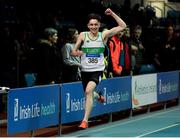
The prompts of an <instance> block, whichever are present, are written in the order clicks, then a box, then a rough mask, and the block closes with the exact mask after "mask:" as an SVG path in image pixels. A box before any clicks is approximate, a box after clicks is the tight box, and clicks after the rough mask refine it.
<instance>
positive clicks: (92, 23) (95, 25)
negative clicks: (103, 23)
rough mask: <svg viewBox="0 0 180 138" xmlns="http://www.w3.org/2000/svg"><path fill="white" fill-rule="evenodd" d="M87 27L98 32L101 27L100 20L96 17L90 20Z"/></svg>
mask: <svg viewBox="0 0 180 138" xmlns="http://www.w3.org/2000/svg"><path fill="white" fill-rule="evenodd" d="M87 27H88V28H89V30H90V32H91V33H93V34H96V33H97V32H98V31H99V28H100V22H99V21H98V20H96V19H91V20H89V22H88V24H87Z"/></svg>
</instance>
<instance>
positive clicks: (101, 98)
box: [97, 92, 105, 103]
mask: <svg viewBox="0 0 180 138" xmlns="http://www.w3.org/2000/svg"><path fill="white" fill-rule="evenodd" d="M98 94H99V98H98V99H97V100H98V101H99V102H100V103H104V102H105V98H104V96H102V94H101V92H99V93H98Z"/></svg>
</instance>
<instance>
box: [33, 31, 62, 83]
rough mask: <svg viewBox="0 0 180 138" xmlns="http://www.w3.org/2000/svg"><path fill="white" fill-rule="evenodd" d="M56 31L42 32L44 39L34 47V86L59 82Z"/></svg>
mask: <svg viewBox="0 0 180 138" xmlns="http://www.w3.org/2000/svg"><path fill="white" fill-rule="evenodd" d="M57 40H58V31H57V30H56V29H54V28H46V29H45V30H44V38H42V39H40V40H39V41H38V45H37V46H36V47H35V60H36V61H35V62H36V73H37V76H36V85H45V84H54V83H59V82H60V74H61V72H60V70H61V69H60V66H61V65H60V58H59V54H60V53H59V51H58V47H57Z"/></svg>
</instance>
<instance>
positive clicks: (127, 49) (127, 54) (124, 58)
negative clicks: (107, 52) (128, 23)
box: [120, 27, 132, 76]
mask: <svg viewBox="0 0 180 138" xmlns="http://www.w3.org/2000/svg"><path fill="white" fill-rule="evenodd" d="M121 41H122V42H123V50H122V51H121V56H120V62H121V65H122V66H123V70H122V73H121V76H128V75H132V71H131V70H132V67H131V43H130V27H126V28H125V29H124V35H123V36H122V38H121Z"/></svg>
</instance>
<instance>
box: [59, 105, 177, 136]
mask: <svg viewBox="0 0 180 138" xmlns="http://www.w3.org/2000/svg"><path fill="white" fill-rule="evenodd" d="M62 136H64V137H134V138H140V137H180V105H178V106H175V107H171V108H167V109H165V110H159V111H154V112H149V113H147V114H143V115H138V116H133V117H130V118H128V119H123V120H119V121H115V122H111V123H106V124H103V125H99V126H95V127H91V128H88V129H86V130H79V131H77V132H74V133H70V134H64V135H62Z"/></svg>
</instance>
